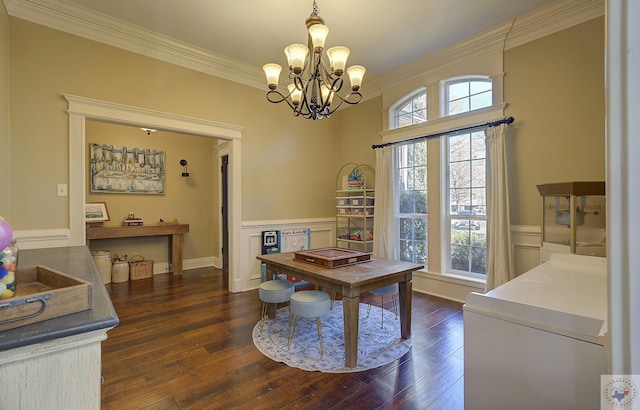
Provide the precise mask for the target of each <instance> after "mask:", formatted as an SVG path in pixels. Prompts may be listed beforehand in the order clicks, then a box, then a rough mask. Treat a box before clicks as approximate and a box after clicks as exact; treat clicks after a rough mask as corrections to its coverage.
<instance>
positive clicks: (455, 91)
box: [449, 81, 469, 101]
mask: <svg viewBox="0 0 640 410" xmlns="http://www.w3.org/2000/svg"><path fill="white" fill-rule="evenodd" d="M468 96H469V82H468V81H463V82H458V83H454V84H451V85H450V86H449V101H453V100H457V99H460V98H463V97H468Z"/></svg>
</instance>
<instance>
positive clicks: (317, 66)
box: [262, 0, 366, 120]
mask: <svg viewBox="0 0 640 410" xmlns="http://www.w3.org/2000/svg"><path fill="white" fill-rule="evenodd" d="M305 23H306V24H307V29H308V31H309V36H308V43H307V44H308V47H307V46H305V45H304V44H291V45H290V46H288V47H287V48H285V49H284V53H285V55H286V56H287V60H288V63H289V80H291V83H290V84H289V85H288V86H287V90H288V91H287V92H285V93H284V94H283V93H281V92H280V91H278V89H277V88H278V79H279V78H280V72H281V71H282V67H281V66H280V65H279V64H274V63H269V64H265V65H264V66H263V67H262V68H263V70H264V73H265V75H266V76H267V84H268V85H269V91H267V100H268V101H269V102H271V103H281V102H286V103H287V104H288V105H289V107H291V109H292V110H293V115H295V116H296V117H297V116H302V117H303V118H310V119H312V120H319V119H322V118H324V117H329V116H330V115H331V114H333V113H334V112H335V111H336V110H337V109H338V108H340V106H342V104H344V103H347V104H350V105H355V104H358V103H359V102H360V101H362V94H360V87H361V86H362V78H363V77H364V73H365V71H366V69H365V68H364V67H363V66H361V65H354V66H351V67H349V68H347V74H348V75H349V81H350V83H351V92H349V93H348V94H347V95H346V96H344V97H342V96H341V95H340V94H338V92H339V91H340V90H341V89H342V85H343V82H344V76H343V74H344V71H345V70H344V69H345V67H346V65H347V58H348V57H349V53H350V50H349V49H348V48H347V47H342V46H337V47H332V48H330V49H328V50H326V57H325V56H324V55H323V51H324V43H325V40H326V38H327V34H329V28H328V27H327V26H325V25H324V20H323V19H322V17H320V16H318V5H317V4H316V2H315V0H314V1H313V11H312V13H311V15H310V16H309V17H308V18H307V20H306V21H305ZM310 49H311V53H309V50H310ZM327 60H328V63H329V64H328V65H326V61H327ZM327 67H329V69H327Z"/></svg>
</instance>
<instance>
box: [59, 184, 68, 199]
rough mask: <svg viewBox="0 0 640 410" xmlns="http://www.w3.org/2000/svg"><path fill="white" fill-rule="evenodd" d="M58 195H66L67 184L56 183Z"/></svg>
mask: <svg viewBox="0 0 640 410" xmlns="http://www.w3.org/2000/svg"><path fill="white" fill-rule="evenodd" d="M58 196H67V184H58Z"/></svg>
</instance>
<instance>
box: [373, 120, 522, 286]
mask: <svg viewBox="0 0 640 410" xmlns="http://www.w3.org/2000/svg"><path fill="white" fill-rule="evenodd" d="M506 130H507V125H506V124H502V125H499V126H497V127H490V128H486V129H485V130H484V135H485V137H486V146H487V278H486V279H487V282H486V285H485V291H489V290H491V289H494V288H496V287H498V286H500V285H502V284H503V283H505V282H508V281H509V280H511V279H513V278H514V277H515V269H514V265H513V256H512V254H511V228H510V227H511V220H510V217H509V188H508V186H509V184H508V180H507V175H508V171H507V152H506V143H505V139H506ZM376 205H377V204H376Z"/></svg>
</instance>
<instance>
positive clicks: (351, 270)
mask: <svg viewBox="0 0 640 410" xmlns="http://www.w3.org/2000/svg"><path fill="white" fill-rule="evenodd" d="M257 258H258V259H259V260H261V261H263V262H265V263H267V264H269V265H270V266H271V268H272V269H274V270H276V271H277V270H278V269H281V270H283V271H286V272H287V273H291V274H292V275H293V276H295V274H296V273H298V274H301V275H303V276H304V279H307V280H309V281H310V282H313V278H317V279H319V280H322V281H328V282H332V283H335V284H338V285H340V286H347V287H356V286H358V287H361V288H362V287H365V288H366V287H368V286H367V285H373V284H375V287H379V286H380V285H381V280H385V279H387V280H386V281H387V282H389V283H388V284H391V283H397V282H398V276H402V275H409V276H408V280H411V276H410V275H411V273H412V272H413V271H415V270H418V269H422V268H424V265H418V264H415V263H410V262H403V261H396V260H391V259H383V258H375V257H374V258H372V259H371V261H369V262H362V263H358V264H354V265H348V266H341V267H338V268H333V269H328V268H324V267H322V266H317V265H313V264H311V263H307V262H302V261H298V260H295V259H294V253H293V252H286V253H273V254H270V255H259V256H257Z"/></svg>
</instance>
